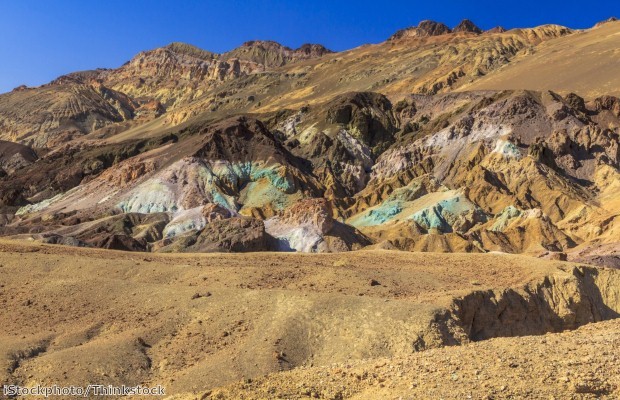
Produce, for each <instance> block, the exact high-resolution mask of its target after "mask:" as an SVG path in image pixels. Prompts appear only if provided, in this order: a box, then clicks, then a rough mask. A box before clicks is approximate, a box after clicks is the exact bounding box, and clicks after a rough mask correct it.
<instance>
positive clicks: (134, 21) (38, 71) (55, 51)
mask: <svg viewBox="0 0 620 400" xmlns="http://www.w3.org/2000/svg"><path fill="white" fill-rule="evenodd" d="M503 3H504V2H502V1H498V0H494V1H487V0H484V1H464V0H463V1H442V0H430V1H429V0H426V1H416V0H407V1H401V0H395V1H390V0H373V1H370V0H357V1H349V0H303V1H302V0H262V1H241V0H217V1H181V0H177V1H174V0H168V1H161V0H151V1H130V0H123V1H120V0H99V1H95V0H55V1H47V0H39V1H34V0H0V93H3V92H6V91H9V90H11V89H12V88H14V87H16V86H18V85H21V84H26V85H29V86H32V85H40V84H42V83H46V82H49V81H50V80H52V79H54V78H55V77H57V76H59V75H62V74H66V73H68V72H72V71H79V70H85V69H93V68H96V67H106V68H112V67H118V66H120V65H122V64H123V63H124V62H125V61H127V60H129V59H130V58H131V57H132V56H133V55H135V54H136V53H138V52H139V51H141V50H147V49H152V48H155V47H159V46H162V45H165V44H168V43H170V42H173V41H181V42H187V43H191V44H194V45H196V46H198V47H201V48H203V49H206V50H210V51H215V52H224V51H227V50H230V49H232V48H234V47H236V46H238V45H240V44H241V43H243V42H244V41H246V40H251V39H270V40H276V41H278V42H280V43H282V44H285V45H287V46H290V47H297V46H299V45H301V44H303V43H306V42H312V43H321V44H324V45H325V46H327V47H329V48H331V49H333V50H345V49H349V48H352V47H355V46H358V45H360V44H363V43H377V42H381V41H383V40H385V39H386V38H387V37H388V36H389V35H391V34H392V33H393V32H395V31H396V30H398V29H400V28H404V27H407V26H411V25H417V23H418V22H419V21H420V20H422V19H433V20H437V21H442V22H445V23H446V24H447V25H449V26H454V25H456V24H457V23H458V22H459V21H460V20H461V19H462V18H469V19H471V20H473V21H474V22H475V23H476V24H478V25H479V26H480V27H481V28H483V29H488V28H491V27H493V26H496V25H502V26H504V27H506V28H513V27H529V26H535V25H541V24H544V23H557V24H562V25H566V26H569V27H573V28H586V27H590V26H592V25H593V24H594V23H595V22H597V21H600V20H602V19H606V18H608V17H610V16H611V15H617V16H618V17H620V1H618V0H604V1H601V0H578V1H573V0H564V1H559V0H553V1H544V0H538V1H532V0H518V1H511V2H509V4H510V8H509V9H508V10H506V9H505V8H504V7H503V6H502V5H503Z"/></svg>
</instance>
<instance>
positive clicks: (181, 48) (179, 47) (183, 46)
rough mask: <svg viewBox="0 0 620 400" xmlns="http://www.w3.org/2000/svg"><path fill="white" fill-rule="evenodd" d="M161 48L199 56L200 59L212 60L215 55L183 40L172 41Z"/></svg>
mask: <svg viewBox="0 0 620 400" xmlns="http://www.w3.org/2000/svg"><path fill="white" fill-rule="evenodd" d="M163 48H164V49H168V50H170V51H172V52H174V53H177V54H185V55H188V56H192V57H195V58H200V59H202V60H212V59H214V58H215V57H216V54H215V53H212V52H210V51H207V50H203V49H201V48H199V47H196V46H194V45H191V44H188V43H183V42H172V43H170V44H169V45H167V46H164V47H163Z"/></svg>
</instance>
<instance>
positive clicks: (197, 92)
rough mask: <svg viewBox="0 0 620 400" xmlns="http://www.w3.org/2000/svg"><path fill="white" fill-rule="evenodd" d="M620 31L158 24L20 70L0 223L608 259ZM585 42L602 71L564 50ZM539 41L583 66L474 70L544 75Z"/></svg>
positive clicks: (21, 230) (140, 236) (50, 234)
mask: <svg viewBox="0 0 620 400" xmlns="http://www.w3.org/2000/svg"><path fill="white" fill-rule="evenodd" d="M618 29H620V25H619V24H618V23H617V22H613V21H612V22H608V23H605V24H602V25H600V26H597V27H595V28H592V29H590V30H585V31H574V30H571V29H568V28H565V27H561V26H557V25H544V26H540V27H536V28H528V29H513V30H509V31H505V30H503V29H499V28H498V29H493V30H491V31H488V32H482V31H481V30H480V29H479V28H478V27H476V26H475V24H474V23H473V22H471V21H468V20H465V21H463V22H462V23H461V24H459V25H458V26H457V27H454V28H452V29H451V28H449V27H447V26H445V25H443V24H440V23H437V22H432V21H423V22H421V23H420V24H419V25H418V26H414V27H411V28H406V29H404V30H401V31H399V32H397V33H395V34H394V35H393V36H392V37H390V38H388V40H386V41H385V42H383V43H379V44H374V45H367V46H362V47H359V48H356V49H352V50H349V51H345V52H341V53H333V52H331V51H329V50H327V49H326V48H324V47H323V46H320V45H304V46H302V47H300V48H299V49H296V50H293V49H291V48H288V47H286V46H283V45H280V44H278V43H275V42H270V41H250V42H246V43H244V44H243V45H242V46H241V47H239V48H237V49H234V50H232V51H230V52H227V53H223V54H215V53H211V52H208V51H205V50H201V49H198V48H196V47H193V46H191V45H188V44H183V43H172V44H170V45H168V46H165V47H162V48H158V49H154V50H150V51H145V52H142V53H140V54H138V55H136V56H135V57H134V58H133V59H132V60H130V61H129V62H128V63H126V64H125V65H123V66H121V67H120V68H118V69H106V70H103V69H101V70H95V71H86V72H79V73H74V74H69V75H66V76H63V77H60V78H58V79H56V80H54V81H53V82H51V83H49V84H47V85H43V86H42V87H39V88H23V87H22V88H18V89H16V90H15V91H13V92H11V93H7V94H4V95H1V96H0V139H4V140H5V142H2V143H3V144H2V146H4V147H6V149H7V150H6V151H4V152H3V154H6V155H3V161H2V166H1V167H2V168H3V169H2V171H3V172H2V173H1V174H0V194H1V197H0V211H1V214H2V219H1V220H0V221H1V222H0V234H2V235H4V236H8V237H13V238H28V239H34V240H38V241H43V242H45V243H58V244H71V245H76V246H86V247H102V248H112V249H121V250H131V251H148V252H197V251H198V252H210V251H232V252H237V251H274V250H275V251H302V252H340V251H349V250H356V249H361V248H365V247H369V248H371V247H372V248H385V249H400V250H413V251H439V252H489V251H502V252H509V253H525V254H530V255H534V256H540V257H551V258H560V259H566V258H568V259H571V260H578V261H580V260H581V261H588V262H593V263H596V264H600V265H607V266H618V265H620V256H619V253H618V252H619V251H620V249H619V240H618V237H620V236H619V231H618V229H620V222H619V221H620V217H619V215H620V203H618V201H617V193H618V190H619V189H620V185H619V184H618V181H619V176H620V172H619V169H618V168H619V167H620V151H619V144H618V143H619V142H618V137H619V135H618V130H619V127H620V100H619V99H618V98H617V97H614V96H613V95H610V94H609V93H611V94H613V93H616V92H615V91H614V90H615V89H614V88H615V87H616V86H614V85H616V84H617V83H614V82H615V81H614V80H613V79H615V74H614V73H613V70H612V69H605V68H603V67H602V66H605V65H608V66H609V65H612V64H613V63H614V62H615V53H614V51H613V50H611V49H613V48H614V43H615V40H616V39H615V38H616V37H618V35H617V31H618ZM593 43H594V44H595V45H591V44H593ZM605 49H610V50H609V51H607V50H605ZM586 50H587V51H590V52H591V53H589V56H588V58H587V59H588V60H589V61H588V65H591V66H596V68H599V67H600V68H599V69H598V72H597V73H596V74H594V73H589V72H588V71H587V70H583V71H582V70H580V69H579V68H576V67H573V66H572V64H571V65H569V66H567V64H566V62H565V61H566V60H568V59H572V60H573V62H577V61H576V60H578V59H584V57H582V55H583V54H582V53H580V52H582V51H586ZM551 54H553V55H554V56H553V57H556V58H553V57H551V56H550V55H551ZM563 57H564V58H563ZM541 59H544V60H545V62H546V63H547V66H548V67H547V70H548V71H551V70H556V71H562V73H558V74H556V75H557V76H570V77H571V78H570V79H568V80H567V82H569V81H570V83H571V85H575V86H570V87H569V86H564V87H558V89H561V93H557V92H554V91H552V90H550V89H553V88H555V86H553V85H551V84H549V85H550V87H544V86H537V87H536V88H537V89H538V90H507V88H510V87H511V85H510V84H508V83H506V84H505V85H504V84H503V83H502V84H499V83H498V84H497V85H496V86H493V90H476V91H471V90H466V89H468V88H473V87H477V86H476V85H480V87H486V86H484V85H487V82H491V79H499V78H500V77H502V76H503V77H506V79H508V77H510V76H512V75H510V74H512V73H511V72H510V71H513V70H514V71H516V70H517V69H518V68H520V66H521V65H525V67H524V68H527V70H528V71H529V70H531V71H536V72H535V73H542V72H541V71H543V69H541V68H534V67H528V65H529V64H528V63H535V62H540V61H536V60H541ZM532 65H534V64H532ZM551 65H554V67H553V68H552V67H551ZM584 65H585V64H584ZM565 70H566V71H567V72H566V73H565V72H564V71H565ZM579 71H582V72H579ZM569 72H570V73H575V74H576V73H578V72H579V74H578V75H579V76H577V75H567V73H569ZM535 73H534V72H532V74H535ZM606 77H608V78H606ZM502 79H503V78H502ZM528 79H529V75H528ZM537 79H538V78H532V79H531V82H532V85H534V84H535V83H536V82H539V81H537ZM540 79H541V80H540V82H543V81H544V82H547V80H546V78H544V77H543V75H541V78H540ZM602 79H608V81H605V82H606V83H605V85H607V86H605V89H604V92H605V94H604V93H603V89H602V86H600V85H599V84H600V83H601V82H602ZM498 82H499V81H498ZM618 84H620V82H618ZM579 85H581V86H579ZM586 86H587V87H588V88H589V89H588V90H591V91H590V92H584V91H583V90H579V87H586ZM618 87H620V86H618ZM573 88H574V89H575V91H576V92H577V94H576V93H566V92H567V91H568V90H569V89H573ZM599 88H600V89H599ZM519 89H521V88H519ZM579 93H581V94H582V95H580V94H579ZM9 142H16V143H19V145H20V146H22V147H20V148H17V147H15V146H17V145H15V146H13V145H11V146H9V145H7V144H6V143H9ZM13 152H15V154H13Z"/></svg>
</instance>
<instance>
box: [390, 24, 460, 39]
mask: <svg viewBox="0 0 620 400" xmlns="http://www.w3.org/2000/svg"><path fill="white" fill-rule="evenodd" d="M451 32H452V30H450V28H448V26H447V25H446V24H443V23H441V22H436V21H431V20H424V21H420V23H419V24H418V26H412V27H409V28H405V29H401V30H399V31H398V32H396V33H395V34H393V35H392V36H391V37H390V38H389V39H388V40H398V39H402V38H408V37H430V36H439V35H445V34H447V33H451Z"/></svg>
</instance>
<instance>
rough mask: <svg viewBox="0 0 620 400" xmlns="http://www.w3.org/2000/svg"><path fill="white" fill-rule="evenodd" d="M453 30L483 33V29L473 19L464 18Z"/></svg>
mask: <svg viewBox="0 0 620 400" xmlns="http://www.w3.org/2000/svg"><path fill="white" fill-rule="evenodd" d="M452 32H469V33H475V34H480V33H482V29H480V28H478V27H477V26H476V24H474V23H473V22H472V21H470V20H468V19H464V20H462V21H461V22H460V23H459V24H458V25H457V26H456V27H455V28H454V29H452Z"/></svg>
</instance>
